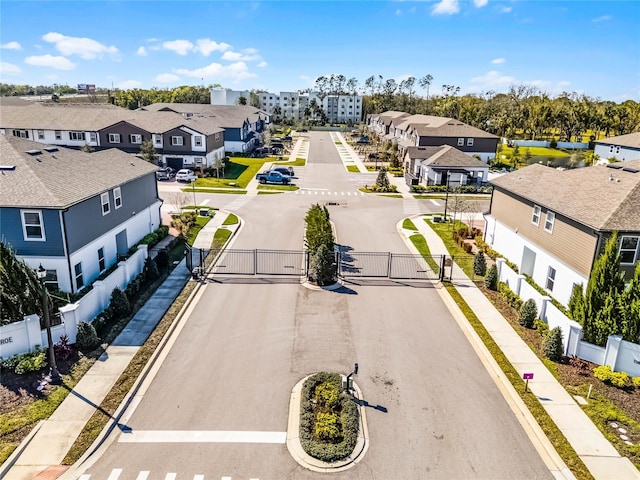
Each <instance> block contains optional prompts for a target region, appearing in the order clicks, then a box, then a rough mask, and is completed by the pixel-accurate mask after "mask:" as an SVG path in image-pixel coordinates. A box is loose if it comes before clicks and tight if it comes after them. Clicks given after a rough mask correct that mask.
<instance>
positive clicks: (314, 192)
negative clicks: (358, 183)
mask: <svg viewBox="0 0 640 480" xmlns="http://www.w3.org/2000/svg"><path fill="white" fill-rule="evenodd" d="M318 192H319V193H318ZM294 193H295V194H296V195H318V194H319V195H325V194H326V195H328V196H336V197H339V196H343V197H344V196H351V195H353V196H358V195H359V196H361V197H363V196H364V195H366V194H365V193H364V192H324V191H318V190H306V189H304V190H296V191H295V192H294Z"/></svg>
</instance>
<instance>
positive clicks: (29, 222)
mask: <svg viewBox="0 0 640 480" xmlns="http://www.w3.org/2000/svg"><path fill="white" fill-rule="evenodd" d="M20 213H21V215H22V235H23V236H24V239H25V241H36V242H44V241H46V240H47V238H46V237H45V234H44V223H43V221H42V212H41V211H40V210H21V211H20Z"/></svg>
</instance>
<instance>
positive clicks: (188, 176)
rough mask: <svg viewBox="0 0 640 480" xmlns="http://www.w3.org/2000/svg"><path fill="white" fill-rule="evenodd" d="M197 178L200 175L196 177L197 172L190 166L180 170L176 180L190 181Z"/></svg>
mask: <svg viewBox="0 0 640 480" xmlns="http://www.w3.org/2000/svg"><path fill="white" fill-rule="evenodd" d="M196 178H198V177H196V174H195V173H193V170H189V169H188V168H183V169H182V170H178V173H176V181H178V182H186V183H190V182H193V181H195V179H196Z"/></svg>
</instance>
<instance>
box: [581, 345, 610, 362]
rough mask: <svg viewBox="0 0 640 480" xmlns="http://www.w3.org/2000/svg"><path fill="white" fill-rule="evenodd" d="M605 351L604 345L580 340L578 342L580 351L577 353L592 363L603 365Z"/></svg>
mask: <svg viewBox="0 0 640 480" xmlns="http://www.w3.org/2000/svg"><path fill="white" fill-rule="evenodd" d="M605 352H606V349H605V348H604V347H598V346H597V345H593V344H591V343H587V342H584V341H580V342H578V351H577V352H576V355H577V356H578V357H580V358H582V359H584V360H588V361H590V362H592V363H597V364H598V365H603V364H604V354H605Z"/></svg>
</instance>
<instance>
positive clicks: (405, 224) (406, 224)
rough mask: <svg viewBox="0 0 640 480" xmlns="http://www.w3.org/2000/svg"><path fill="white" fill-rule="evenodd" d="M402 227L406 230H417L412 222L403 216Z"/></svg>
mask: <svg viewBox="0 0 640 480" xmlns="http://www.w3.org/2000/svg"><path fill="white" fill-rule="evenodd" d="M402 228H404V229H406V230H418V229H417V228H416V226H415V225H414V223H413V222H412V221H411V220H410V219H408V218H405V219H404V222H402Z"/></svg>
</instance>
